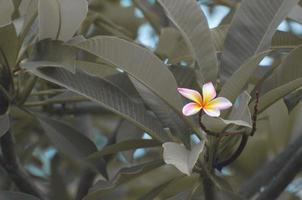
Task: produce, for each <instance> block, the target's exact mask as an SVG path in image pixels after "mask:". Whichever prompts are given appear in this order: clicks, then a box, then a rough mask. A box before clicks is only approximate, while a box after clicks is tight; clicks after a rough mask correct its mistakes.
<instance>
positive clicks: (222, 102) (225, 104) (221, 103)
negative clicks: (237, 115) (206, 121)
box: [206, 97, 232, 110]
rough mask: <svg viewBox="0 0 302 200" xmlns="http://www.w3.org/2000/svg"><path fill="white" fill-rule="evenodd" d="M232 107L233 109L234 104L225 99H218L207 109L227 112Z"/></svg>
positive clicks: (209, 104)
mask: <svg viewBox="0 0 302 200" xmlns="http://www.w3.org/2000/svg"><path fill="white" fill-rule="evenodd" d="M230 107H232V103H231V102H230V101H229V100H228V99H227V98H224V97H218V98H216V99H213V100H212V101H210V102H209V103H208V104H207V106H206V108H210V109H218V110H225V109H228V108H230Z"/></svg>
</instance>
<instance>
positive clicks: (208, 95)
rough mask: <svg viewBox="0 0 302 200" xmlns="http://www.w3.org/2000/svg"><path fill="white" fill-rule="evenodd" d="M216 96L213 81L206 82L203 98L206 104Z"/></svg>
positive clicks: (203, 88)
mask: <svg viewBox="0 0 302 200" xmlns="http://www.w3.org/2000/svg"><path fill="white" fill-rule="evenodd" d="M215 97H216V90H215V87H214V85H213V83H212V82H209V83H206V84H204V85H203V86H202V98H203V101H204V103H205V104H207V103H208V102H210V101H211V100H212V99H214V98H215Z"/></svg>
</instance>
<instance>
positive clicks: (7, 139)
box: [0, 131, 43, 199]
mask: <svg viewBox="0 0 302 200" xmlns="http://www.w3.org/2000/svg"><path fill="white" fill-rule="evenodd" d="M0 144H1V149H2V156H3V159H2V162H1V164H2V165H3V168H4V169H5V170H6V172H7V174H8V176H9V177H10V179H11V180H12V181H13V182H14V183H15V185H16V186H17V187H18V188H19V190H20V191H22V192H24V193H28V194H31V195H34V196H36V197H38V198H40V199H43V198H42V195H41V193H40V192H39V190H38V188H37V187H36V186H35V185H34V184H33V183H32V182H31V181H30V179H29V177H28V176H27V175H26V174H25V172H24V171H23V170H22V169H21V167H20V165H19V163H18V160H17V156H16V153H15V149H14V142H13V137H12V135H11V133H10V131H8V132H7V133H6V134H5V135H4V136H2V137H1V139H0Z"/></svg>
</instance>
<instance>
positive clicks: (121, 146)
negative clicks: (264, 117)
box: [86, 139, 161, 163]
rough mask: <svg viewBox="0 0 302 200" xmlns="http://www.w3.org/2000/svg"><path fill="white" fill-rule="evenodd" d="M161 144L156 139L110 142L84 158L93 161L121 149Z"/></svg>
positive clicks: (126, 149)
mask: <svg viewBox="0 0 302 200" xmlns="http://www.w3.org/2000/svg"><path fill="white" fill-rule="evenodd" d="M160 145H161V144H160V143H159V142H158V141H156V140H152V139H151V140H143V139H133V140H125V141H122V142H119V143H116V144H112V145H109V146H106V147H104V148H103V149H102V150H101V151H98V152H95V153H93V154H91V155H89V156H88V157H87V158H86V160H87V161H89V162H91V163H95V162H97V161H98V160H99V159H100V158H102V157H103V156H106V155H110V154H116V153H118V152H121V151H128V150H133V149H139V148H150V147H158V146H160Z"/></svg>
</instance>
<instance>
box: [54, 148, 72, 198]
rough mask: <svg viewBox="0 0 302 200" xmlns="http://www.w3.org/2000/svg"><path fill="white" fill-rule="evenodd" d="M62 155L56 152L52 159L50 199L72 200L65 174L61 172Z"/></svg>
mask: <svg viewBox="0 0 302 200" xmlns="http://www.w3.org/2000/svg"><path fill="white" fill-rule="evenodd" d="M59 167H60V157H59V155H58V154H56V155H55V156H54V157H53V158H52V159H51V167H50V168H51V169H50V170H51V176H50V191H49V196H50V199H56V200H70V199H71V198H70V196H69V194H68V191H67V187H66V186H67V184H66V183H65V181H64V176H63V174H62V173H61V172H60V169H59Z"/></svg>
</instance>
